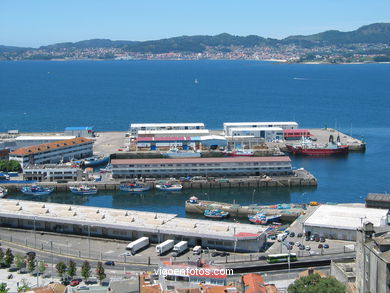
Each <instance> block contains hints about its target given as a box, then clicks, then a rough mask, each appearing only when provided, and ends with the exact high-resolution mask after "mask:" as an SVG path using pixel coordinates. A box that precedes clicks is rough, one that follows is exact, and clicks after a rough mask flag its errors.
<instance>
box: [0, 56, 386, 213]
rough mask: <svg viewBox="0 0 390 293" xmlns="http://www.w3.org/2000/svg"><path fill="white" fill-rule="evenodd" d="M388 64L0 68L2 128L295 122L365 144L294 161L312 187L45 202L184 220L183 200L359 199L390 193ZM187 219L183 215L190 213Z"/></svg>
mask: <svg viewBox="0 0 390 293" xmlns="http://www.w3.org/2000/svg"><path fill="white" fill-rule="evenodd" d="M389 117H390V64H339V65H318V64H317V65H314V64H281V63H273V62H258V61H146V60H145V61H66V62H63V61H58V62H56V61H18V62H7V61H3V62H0V132H6V131H8V130H9V129H18V130H19V131H20V132H48V131H63V130H64V128H65V127H67V126H93V127H94V128H95V130H96V131H98V132H99V131H114V130H117V131H125V130H127V129H128V126H129V124H130V123H137V122H138V123H142V122H204V123H205V124H206V127H207V128H210V129H222V124H223V122H240V121H297V122H298V123H299V125H300V127H301V128H322V127H332V128H336V129H338V130H340V131H342V132H344V133H347V134H349V135H352V136H354V137H356V138H359V139H363V140H364V141H365V142H366V143H367V150H366V152H365V153H350V154H349V155H348V156H346V157H328V158H311V157H293V158H292V160H293V166H294V167H295V168H305V169H307V170H308V171H310V172H311V173H312V174H314V175H315V176H316V178H317V179H318V186H317V187H316V188H271V189H220V190H219V189H209V190H207V189H206V190H205V189H203V190H196V189H194V190H186V191H183V192H179V193H164V192H158V191H150V192H146V193H144V194H138V195H137V194H124V193H121V192H111V191H110V192H109V191H107V192H99V193H98V194H97V195H94V196H89V197H80V196H74V195H72V194H70V193H67V192H65V193H56V194H52V195H50V196H48V197H45V198H27V197H25V196H23V195H21V194H20V193H16V194H11V195H10V198H20V199H32V200H44V201H49V202H58V203H69V204H70V203H71V204H81V205H89V206H99V207H113V208H126V209H136V210H144V211H154V212H168V213H175V214H178V215H180V216H186V214H185V211H184V201H185V200H186V199H187V198H188V197H189V196H191V195H196V196H197V197H199V198H201V199H209V200H215V201H223V202H231V203H233V202H235V203H239V204H275V203H304V202H309V201H318V202H329V203H344V202H361V203H363V202H364V198H365V197H366V196H367V194H368V193H369V192H377V193H385V192H390V120H389ZM187 216H189V215H187Z"/></svg>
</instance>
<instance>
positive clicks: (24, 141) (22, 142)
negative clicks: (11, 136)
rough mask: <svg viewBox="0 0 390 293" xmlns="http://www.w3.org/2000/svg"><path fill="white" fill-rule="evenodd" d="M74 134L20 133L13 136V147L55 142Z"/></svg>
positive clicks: (71, 137)
mask: <svg viewBox="0 0 390 293" xmlns="http://www.w3.org/2000/svg"><path fill="white" fill-rule="evenodd" d="M75 137H76V136H74V135H68V136H62V135H29V136H27V135H21V136H18V137H16V138H15V142H16V145H15V148H13V149H19V148H25V147H28V146H33V145H38V144H44V143H50V142H56V141H61V140H67V139H73V138H75Z"/></svg>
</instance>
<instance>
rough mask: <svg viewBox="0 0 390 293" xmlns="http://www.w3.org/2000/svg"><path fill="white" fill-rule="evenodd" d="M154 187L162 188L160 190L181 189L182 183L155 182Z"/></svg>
mask: <svg viewBox="0 0 390 293" xmlns="http://www.w3.org/2000/svg"><path fill="white" fill-rule="evenodd" d="M156 188H157V189H158V190H162V191H180V190H182V189H183V185H181V184H170V183H166V184H156Z"/></svg>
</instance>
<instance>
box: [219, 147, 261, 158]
mask: <svg viewBox="0 0 390 293" xmlns="http://www.w3.org/2000/svg"><path fill="white" fill-rule="evenodd" d="M254 154H255V152H254V151H253V150H244V149H240V150H234V151H231V152H225V155H226V156H228V157H253V156H254Z"/></svg>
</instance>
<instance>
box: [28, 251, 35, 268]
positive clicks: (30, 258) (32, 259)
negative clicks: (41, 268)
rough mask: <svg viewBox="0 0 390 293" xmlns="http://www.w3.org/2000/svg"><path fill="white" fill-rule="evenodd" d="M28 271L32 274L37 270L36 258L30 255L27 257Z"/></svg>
mask: <svg viewBox="0 0 390 293" xmlns="http://www.w3.org/2000/svg"><path fill="white" fill-rule="evenodd" d="M27 269H28V270H29V271H30V272H33V271H34V270H35V256H34V255H32V254H30V255H29V256H28V257H27Z"/></svg>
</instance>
